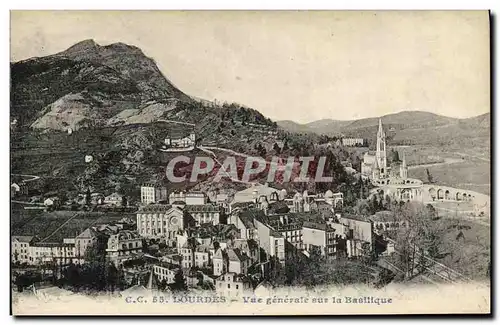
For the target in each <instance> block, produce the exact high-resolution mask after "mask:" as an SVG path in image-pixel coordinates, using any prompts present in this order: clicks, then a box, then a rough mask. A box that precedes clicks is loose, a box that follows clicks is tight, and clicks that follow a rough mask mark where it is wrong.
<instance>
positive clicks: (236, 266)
mask: <svg viewBox="0 0 500 325" xmlns="http://www.w3.org/2000/svg"><path fill="white" fill-rule="evenodd" d="M227 259H228V271H229V272H233V273H236V274H247V273H248V268H249V267H250V265H251V263H252V260H251V258H250V257H249V256H248V255H246V254H245V253H244V252H242V251H241V250H240V249H239V248H229V249H227Z"/></svg>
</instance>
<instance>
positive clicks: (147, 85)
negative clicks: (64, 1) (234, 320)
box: [10, 10, 491, 316]
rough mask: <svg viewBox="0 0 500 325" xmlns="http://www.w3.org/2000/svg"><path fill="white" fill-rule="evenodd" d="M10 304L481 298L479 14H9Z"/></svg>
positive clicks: (298, 304)
mask: <svg viewBox="0 0 500 325" xmlns="http://www.w3.org/2000/svg"><path fill="white" fill-rule="evenodd" d="M10 50H11V52H10V53H11V54H10V61H11V62H10V81H11V84H10V100H11V104H10V202H11V204H10V225H11V228H10V240H11V247H10V253H11V254H10V258H11V260H10V274H11V304H12V306H11V314H12V315H15V316H25V315H67V316H72V315H115V316H121V315H123V316H125V315H144V316H147V315H155V316H158V315H165V316H167V315H248V316H252V315H283V316H286V315H331V316H335V315H353V316H356V315H416V314H433V315H435V314H482V315H489V314H490V313H491V287H490V285H491V284H490V280H491V227H490V225H491V223H490V220H491V196H490V191H491V175H490V170H491V161H490V160H491V156H490V152H491V128H490V126H491V121H490V69H491V67H490V13H489V12H488V11H91V10H89V11H64V10H63V11H11V43H10Z"/></svg>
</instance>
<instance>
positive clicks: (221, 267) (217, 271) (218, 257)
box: [212, 248, 228, 275]
mask: <svg viewBox="0 0 500 325" xmlns="http://www.w3.org/2000/svg"><path fill="white" fill-rule="evenodd" d="M212 261H213V265H214V275H221V274H224V273H225V272H227V268H228V265H227V253H226V251H225V250H223V249H222V248H219V249H218V250H217V251H216V252H215V254H214V257H213V259H212Z"/></svg>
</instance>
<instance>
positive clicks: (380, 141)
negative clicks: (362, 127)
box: [361, 119, 408, 181]
mask: <svg viewBox="0 0 500 325" xmlns="http://www.w3.org/2000/svg"><path fill="white" fill-rule="evenodd" d="M361 174H362V175H363V176H364V177H365V178H369V179H371V180H372V181H376V180H380V179H387V178H402V179H405V178H407V177H408V167H407V166H406V158H405V156H404V153H403V160H402V161H396V162H393V163H392V164H391V166H389V165H388V163H387V147H386V143H385V132H384V128H383V127H382V120H381V119H379V123H378V131H377V150H376V152H375V153H370V152H367V153H365V155H364V156H363V162H362V163H361Z"/></svg>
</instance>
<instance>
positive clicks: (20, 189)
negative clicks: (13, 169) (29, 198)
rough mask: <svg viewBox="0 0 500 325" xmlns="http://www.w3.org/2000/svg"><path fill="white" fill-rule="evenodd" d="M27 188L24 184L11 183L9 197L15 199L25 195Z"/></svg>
mask: <svg viewBox="0 0 500 325" xmlns="http://www.w3.org/2000/svg"><path fill="white" fill-rule="evenodd" d="M27 194H28V186H27V185H26V183H24V182H20V183H12V184H11V185H10V197H16V196H19V195H27Z"/></svg>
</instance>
